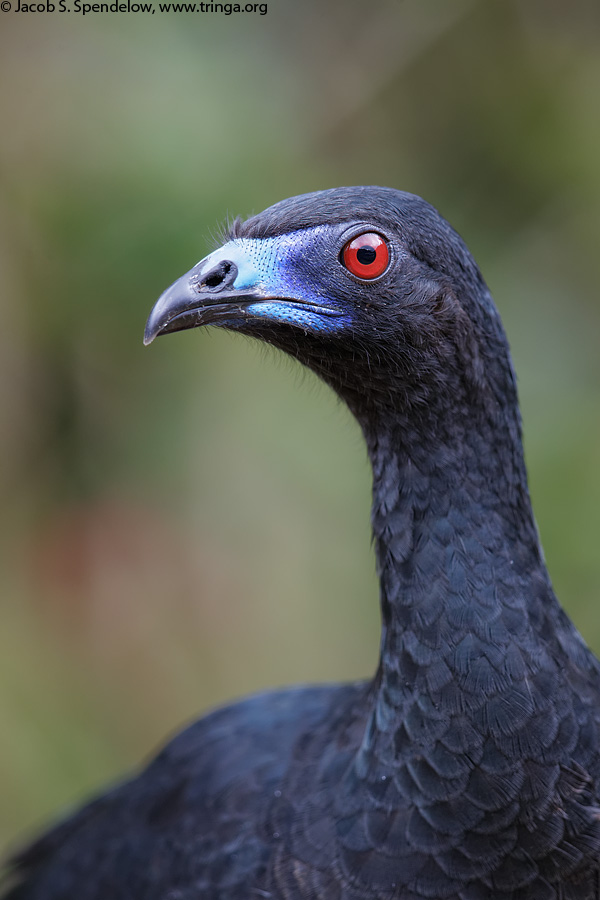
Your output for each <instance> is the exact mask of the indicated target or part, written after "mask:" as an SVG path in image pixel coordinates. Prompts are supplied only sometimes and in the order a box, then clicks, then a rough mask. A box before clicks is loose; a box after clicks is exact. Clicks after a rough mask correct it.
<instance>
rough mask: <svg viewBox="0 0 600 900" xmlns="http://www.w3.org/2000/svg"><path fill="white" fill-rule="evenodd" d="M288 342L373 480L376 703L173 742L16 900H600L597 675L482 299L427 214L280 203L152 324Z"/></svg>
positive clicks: (396, 203)
mask: <svg viewBox="0 0 600 900" xmlns="http://www.w3.org/2000/svg"><path fill="white" fill-rule="evenodd" d="M204 324H216V325H220V326H223V327H226V328H228V329H231V330H237V331H242V332H244V333H246V334H251V335H254V336H256V337H258V338H259V339H261V340H264V341H267V342H268V343H271V344H274V345H275V346H277V347H279V348H280V349H282V350H284V351H285V352H287V353H289V354H291V355H293V356H294V357H295V358H297V359H299V360H300V361H301V362H303V363H304V364H306V365H307V366H309V367H310V368H312V369H313V370H314V371H315V372H316V373H317V374H318V375H320V377H322V378H323V379H324V380H325V381H326V382H327V383H328V384H329V385H331V387H332V388H333V389H334V390H335V391H336V392H337V393H338V395H339V396H340V397H341V398H342V399H343V400H344V401H345V402H346V403H347V404H348V406H349V408H350V409H351V411H352V412H353V413H354V415H355V416H356V418H357V419H358V421H359V423H360V425H361V428H362V430H363V434H364V436H365V440H366V444H367V449H368V453H369V457H370V461H371V464H372V468H373V507H372V527H373V535H374V545H375V553H376V558H377V566H378V574H379V579H380V585H381V611H382V640H381V653H380V660H379V666H378V669H377V672H376V674H375V676H374V678H373V679H372V680H371V681H368V682H364V683H359V684H354V685H338V686H322V687H306V688H296V689H288V690H286V691H280V692H273V693H268V694H263V695H260V696H258V697H254V698H250V699H248V700H244V701H242V702H240V703H238V704H235V705H233V706H230V707H227V708H225V709H222V710H217V711H216V712H214V713H212V714H211V715H209V716H207V717H205V718H204V719H202V720H200V721H199V722H197V723H195V724H194V725H192V726H190V727H189V728H188V729H187V730H186V731H184V732H182V733H181V734H180V735H179V736H178V737H176V738H175V739H174V740H173V741H172V742H171V743H169V744H168V745H167V746H166V747H165V749H164V750H163V751H162V753H160V754H159V756H158V757H157V758H156V759H155V760H154V761H153V762H152V763H151V764H150V766H149V767H148V768H146V769H145V770H144V771H143V772H142V773H141V774H140V775H138V776H137V777H136V778H133V779H132V780H129V781H127V782H125V783H124V784H122V785H121V786H118V787H117V788H115V789H114V790H113V791H111V792H109V793H108V794H106V795H104V796H102V797H100V798H99V799H97V800H96V801H93V802H92V803H91V804H90V805H88V806H87V807H84V808H83V809H82V810H81V811H80V812H79V813H77V814H76V815H75V816H74V817H72V818H71V819H68V820H66V821H65V822H64V823H63V824H60V825H58V826H57V827H56V828H55V829H54V830H53V831H50V832H49V833H48V834H47V835H45V836H42V838H40V839H39V841H38V842H37V843H35V844H33V845H32V847H30V848H29V849H27V850H25V851H24V852H23V853H22V854H21V856H20V857H17V859H16V861H15V864H14V871H15V876H16V879H17V883H16V884H15V886H14V887H13V888H12V889H11V891H12V892H9V894H8V895H7V898H10V900H65V898H70V897H73V898H75V897H76V898H78V900H100V898H103V900H104V898H109V897H115V898H119V900H121V898H122V900H133V898H136V900H137V898H148V900H159V898H160V900H238V898H240V900H241V898H259V897H267V898H273V900H313V898H314V900H321V898H322V900H325V898H326V900H425V898H433V900H492V898H493V900H592V898H595V900H598V898H600V742H599V733H598V732H599V724H600V666H599V664H598V662H597V660H596V658H595V657H594V656H593V654H592V653H591V652H590V651H589V650H588V648H587V647H586V646H585V644H584V642H583V640H582V639H581V637H580V636H579V634H578V633H577V631H576V630H575V628H574V626H573V625H572V623H571V622H570V620H569V619H568V617H567V616H566V615H565V613H564V612H563V611H562V609H561V607H560V605H559V604H558V601H557V600H556V597H555V595H554V593H553V590H552V586H551V583H550V579H549V576H548V574H547V571H546V567H545V564H544V559H543V555H542V551H541V548H540V545H539V539H538V534H537V529H536V526H535V521H534V518H533V514H532V511H531V505H530V501H529V494H528V489H527V478H526V472H525V465H524V461H523V453H522V444H521V425H520V417H519V410H518V403H517V395H516V387H515V378H514V373H513V369H512V365H511V361H510V355H509V350H508V345H507V341H506V338H505V335H504V332H503V329H502V325H501V322H500V318H499V316H498V313H497V311H496V309H495V307H494V304H493V301H492V299H491V296H490V294H489V291H488V289H487V287H486V285H485V282H484V281H483V278H482V276H481V274H480V272H479V270H478V268H477V266H476V264H475V262H474V261H473V259H472V257H471V255H470V253H469V251H468V250H467V248H466V246H465V245H464V243H463V242H462V240H461V238H460V237H459V236H458V235H457V234H456V232H454V231H453V230H452V229H451V228H450V226H449V225H448V224H447V223H446V222H445V220H444V219H443V218H442V217H441V216H440V215H439V214H438V213H437V212H436V211H435V210H434V209H433V208H432V207H431V206H429V205H428V204H426V203H425V202H424V201H423V200H421V199H420V198H418V197H415V196H414V195H411V194H406V193H402V192H400V191H395V190H392V189H388V188H375V187H366V188H339V189H334V190H331V191H324V192H320V193H317V194H309V195H304V196H301V197H297V198H291V199H289V200H286V201H283V202H282V203H279V204H276V205H275V206H274V207H271V208H269V209H268V210H265V212H263V213H261V214H259V215H258V216H255V217H253V218H251V219H249V220H247V221H246V222H244V223H241V222H236V223H234V225H233V227H232V229H231V233H230V235H229V239H228V240H227V241H226V242H225V244H224V246H223V247H221V248H220V249H218V250H216V251H215V252H214V253H212V254H210V255H209V256H208V257H206V259H204V260H202V261H201V262H200V263H198V265H197V266H195V267H194V269H192V270H191V272H190V273H188V275H186V276H184V277H183V278H182V279H180V280H179V281H177V282H176V283H175V284H174V285H173V286H172V287H171V288H170V289H169V290H168V291H166V292H165V294H163V296H162V297H161V299H160V300H159V301H158V303H157V304H156V307H155V308H154V310H153V312H152V314H151V316H150V319H149V321H148V325H147V330H146V340H147V342H149V341H150V340H152V339H153V338H154V337H155V336H156V335H157V334H164V333H167V332H170V331H176V330H180V329H182V328H189V327H195V326H198V325H204Z"/></svg>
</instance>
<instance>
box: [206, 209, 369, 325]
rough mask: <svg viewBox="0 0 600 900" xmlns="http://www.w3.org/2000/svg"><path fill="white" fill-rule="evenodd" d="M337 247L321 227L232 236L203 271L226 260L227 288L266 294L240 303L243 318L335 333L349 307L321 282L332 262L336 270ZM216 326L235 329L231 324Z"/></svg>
mask: <svg viewBox="0 0 600 900" xmlns="http://www.w3.org/2000/svg"><path fill="white" fill-rule="evenodd" d="M332 245H333V249H332ZM336 251H337V244H336V242H332V240H331V230H330V229H329V228H327V227H326V226H319V227H316V228H307V229H303V230H301V231H295V232H291V233H289V234H284V235H278V236H276V237H269V238H235V239H233V240H231V241H228V243H226V244H225V245H224V246H223V247H220V248H219V249H218V250H216V251H215V252H214V253H211V254H210V256H208V257H206V259H205V260H204V261H203V264H202V273H204V272H208V271H209V270H210V269H212V268H213V266H215V265H217V264H218V263H219V262H221V261H223V260H228V261H230V262H232V263H234V264H235V265H236V267H237V270H238V274H237V277H236V279H235V281H234V283H233V284H232V286H231V287H232V288H233V289H234V290H236V291H240V293H243V292H244V291H245V290H247V291H249V292H252V293H253V294H259V295H262V296H264V297H265V299H264V300H256V301H254V302H250V303H248V304H247V305H245V312H246V314H247V315H248V316H253V317H256V318H260V319H262V320H265V319H267V320H269V321H271V322H285V323H287V324H289V325H294V326H296V327H298V328H301V329H303V330H310V331H313V332H316V333H328V334H334V333H337V332H340V331H343V330H344V329H346V328H348V326H349V325H350V324H351V317H350V314H349V310H348V307H347V306H346V307H345V308H344V307H343V306H342V305H341V304H340V302H339V301H336V299H335V297H334V296H332V294H333V293H334V292H333V291H327V285H326V282H325V280H324V273H325V272H327V271H328V269H329V267H330V266H331V265H332V264H333V265H334V266H339V267H340V268H341V264H340V262H339V260H338V259H337V252H336ZM202 273H199V274H200V277H202ZM342 275H343V273H342ZM344 306H345V305H344ZM246 321H247V320H246ZM220 324H222V325H225V326H226V327H231V326H233V327H235V324H236V323H235V322H234V321H231V324H230V323H229V321H227V322H225V321H221V323H220ZM238 324H239V322H238Z"/></svg>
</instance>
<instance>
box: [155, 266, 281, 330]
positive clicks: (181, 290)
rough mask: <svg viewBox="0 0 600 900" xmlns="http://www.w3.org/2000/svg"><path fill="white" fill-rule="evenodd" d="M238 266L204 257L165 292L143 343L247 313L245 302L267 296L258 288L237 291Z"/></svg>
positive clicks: (157, 305)
mask: <svg viewBox="0 0 600 900" xmlns="http://www.w3.org/2000/svg"><path fill="white" fill-rule="evenodd" d="M237 275H238V269H237V266H236V264H235V263H234V262H232V261H230V260H220V261H219V262H218V263H217V264H216V265H211V264H210V258H207V259H204V260H202V261H201V262H199V263H198V265H196V266H194V268H193V269H192V270H191V271H190V272H188V273H187V274H186V275H183V276H182V277H181V278H179V279H178V280H177V281H176V282H175V283H174V284H172V285H171V287H170V288H167V290H166V291H165V292H164V294H162V296H161V297H160V298H159V300H158V301H157V303H156V304H155V306H154V308H153V310H152V312H151V313H150V315H149V317H148V321H147V322H146V329H145V331H144V344H150V343H151V342H152V341H153V340H154V338H155V337H157V336H158V335H159V334H168V333H170V332H171V331H183V330H184V329H187V328H197V327H199V326H200V325H210V324H219V323H222V322H225V321H227V320H231V319H232V318H240V316H243V315H244V308H245V305H246V304H247V303H249V302H252V301H256V300H261V299H264V296H263V294H261V293H259V292H258V291H256V290H252V288H250V289H246V288H245V289H244V290H236V289H235V288H234V287H233V284H234V282H235V280H236V278H237Z"/></svg>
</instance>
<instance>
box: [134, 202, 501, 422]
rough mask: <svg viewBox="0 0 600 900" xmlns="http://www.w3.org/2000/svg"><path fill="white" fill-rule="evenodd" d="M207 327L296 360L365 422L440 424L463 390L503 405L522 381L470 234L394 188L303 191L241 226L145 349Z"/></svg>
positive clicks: (194, 272)
mask: <svg viewBox="0 0 600 900" xmlns="http://www.w3.org/2000/svg"><path fill="white" fill-rule="evenodd" d="M209 324H210V325H217V326H221V327H224V328H227V329H231V330H234V331H238V332H243V333H245V334H247V335H253V336H255V337H257V338H259V339H261V340H263V341H266V342H268V343H270V344H273V345H275V346H277V347H279V348H280V349H282V350H284V351H286V352H287V353H289V354H290V355H292V356H294V357H296V358H297V359H299V360H300V361H301V362H303V363H304V364H306V365H308V366H309V367H310V368H312V369H313V370H314V371H316V372H317V374H318V375H320V376H321V377H322V378H323V379H324V380H325V381H327V382H328V383H329V384H330V385H331V386H332V387H333V388H334V389H335V390H336V391H337V392H338V394H340V395H341V396H342V398H343V399H344V400H346V402H347V403H348V405H349V406H350V408H351V409H352V410H353V412H354V413H355V414H356V415H357V417H358V418H359V420H360V421H364V419H365V418H369V417H371V418H372V417H373V415H376V414H377V413H383V414H384V415H385V416H388V417H389V416H390V414H391V412H392V411H393V410H396V412H402V413H403V414H404V415H405V414H406V413H407V412H410V411H414V410H415V409H418V410H420V411H421V415H422V417H424V418H429V419H431V421H432V422H433V421H435V420H436V419H437V418H439V416H440V415H441V414H442V412H443V411H444V410H445V409H447V408H448V405H449V404H452V405H453V406H454V405H456V404H457V403H458V402H459V400H460V398H461V397H464V396H465V395H468V402H467V404H466V405H467V406H469V405H470V406H473V405H477V403H479V404H481V402H483V403H484V404H487V405H489V403H490V402H492V403H494V402H496V401H495V400H494V397H496V398H497V397H499V396H502V395H504V394H506V392H507V389H510V385H511V384H512V382H513V380H512V370H511V367H510V362H509V361H508V348H507V344H506V340H505V337H504V333H503V331H502V326H501V323H500V320H499V317H498V314H497V312H496V310H495V307H494V305H493V302H492V300H491V297H490V295H489V292H488V291H487V288H486V286H485V283H484V282H483V279H482V277H481V275H480V273H479V270H478V268H477V266H476V264H475V262H474V260H473V258H472V256H471V254H470V253H469V251H468V249H467V248H466V246H465V244H464V243H463V241H462V239H461V238H460V237H459V236H458V234H457V233H456V232H455V231H454V230H453V229H452V228H451V227H450V225H449V224H448V223H447V222H446V221H445V220H444V219H443V218H442V217H441V216H440V215H439V213H437V211H436V210H435V209H434V208H433V207H432V206H430V205H429V204H427V203H426V202H425V201H423V200H421V198H419V197H417V196H415V195H413V194H408V193H404V192H401V191H396V190H393V189H391V188H381V187H352V188H335V189H332V190H326V191H320V192H316V193H312V194H304V195H301V196H299V197H292V198H289V199H287V200H283V201H281V202H280V203H277V204H275V205H274V206H272V207H269V208H268V209H266V210H265V211H264V212H262V213H259V214H258V215H256V216H253V217H252V218H250V219H248V220H246V221H245V222H240V221H236V222H235V223H234V225H233V226H232V227H231V229H230V231H229V234H228V235H227V239H226V241H225V243H224V244H223V245H222V246H221V247H220V248H219V249H217V250H215V251H214V252H213V253H211V254H209V255H208V256H207V257H205V258H204V259H203V260H201V261H200V262H199V263H197V265H195V266H194V267H193V269H191V271H189V272H188V273H187V274H186V275H184V276H183V277H182V278H180V279H178V280H177V281H176V282H175V283H174V284H173V285H172V286H171V287H170V288H168V289H167V290H166V291H165V292H164V294H163V295H162V296H161V297H160V299H159V300H158V302H157V303H156V305H155V307H154V309H153V310H152V312H151V314H150V317H149V319H148V322H147V325H146V332H145V337H144V341H145V343H147V344H148V343H150V342H151V341H152V340H154V338H155V337H156V336H157V335H161V334H167V333H169V332H172V331H180V330H183V329H187V328H195V327H198V326H201V325H209ZM507 370H508V379H507ZM462 406H463V407H464V406H465V404H464V403H462Z"/></svg>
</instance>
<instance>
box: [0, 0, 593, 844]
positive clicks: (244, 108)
mask: <svg viewBox="0 0 600 900" xmlns="http://www.w3.org/2000/svg"><path fill="white" fill-rule="evenodd" d="M599 18H600V7H599V6H598V4H597V2H596V0H590V2H584V0H574V2H570V3H569V4H566V3H564V2H562V3H561V2H552V0H438V2H429V0H406V2H399V0H393V2H380V0H372V2H369V3H365V2H364V0H360V2H359V0H346V2H343V3H341V2H340V3H337V2H334V3H329V4H326V3H322V2H321V3H319V2H318V0H303V2H301V3H300V2H293V0H268V13H267V15H264V16H261V15H258V14H256V15H247V14H245V15H244V14H240V15H237V16H236V15H231V16H226V15H223V14H218V13H214V14H206V13H205V14H200V15H191V16H190V15H183V14H179V15H178V14H175V13H171V14H169V15H168V14H162V15H161V14H156V15H154V16H145V15H143V14H138V15H124V14H116V13H112V14H104V15H102V14H96V15H88V16H86V17H85V18H84V17H82V16H80V15H76V14H71V15H67V14H62V15H61V14H58V13H54V14H52V13H40V12H38V13H27V14H25V13H21V14H17V13H0V29H1V31H0V92H1V98H0V104H1V107H0V108H1V118H0V123H1V137H0V162H1V167H2V174H1V182H0V191H1V207H0V232H1V239H0V311H1V312H0V503H1V511H2V516H1V524H0V531H1V549H0V839H1V842H2V844H6V843H9V842H13V841H15V840H18V839H20V838H22V837H23V836H25V835H26V834H28V833H29V832H30V831H31V830H32V829H35V828H36V827H39V825H40V824H41V823H42V822H44V821H45V820H46V819H47V818H48V817H50V816H52V815H54V814H56V813H57V812H59V811H60V810H63V809H64V808H65V807H67V806H69V804H72V803H74V802H76V801H77V800H79V799H80V798H82V797H83V796H85V795H87V794H88V793H89V792H90V791H93V790H95V789H97V788H98V787H100V786H102V785H103V784H104V783H106V782H108V781H110V780H111V779H112V778H114V777H116V776H117V775H119V774H121V773H122V772H123V771H126V770H128V769H130V768H132V767H134V766H135V765H137V764H138V762H139V761H140V760H141V759H143V758H145V757H147V755H148V753H149V752H150V750H151V748H154V747H155V746H156V745H157V744H158V743H160V742H161V741H162V740H163V739H164V737H165V735H167V734H169V733H170V732H172V731H173V730H174V729H176V728H178V727H179V726H180V725H181V724H182V723H183V722H184V721H186V720H188V719H190V718H192V717H195V716H196V715H198V714H199V713H200V712H202V711H203V710H206V709H207V708H209V707H210V706H211V705H213V704H215V703H220V702H222V701H224V700H226V699H229V698H232V697H235V696H238V695H240V694H243V693H246V692H249V691H253V690H257V689H260V688H263V687H266V686H273V685H279V684H285V683H288V682H294V681H314V680H319V679H342V678H354V677H359V676H365V675H368V674H369V673H371V672H372V671H373V669H374V666H375V662H376V654H377V644H378V610H377V586H376V581H375V577H374V563H373V558H372V555H371V549H370V544H369V522H368V514H369V490H370V485H369V471H368V466H367V462H366V458H365V452H364V449H363V445H362V442H361V438H360V435H359V433H358V429H357V428H356V426H355V425H354V423H353V422H352V421H351V419H350V417H349V415H348V414H347V413H346V412H345V410H344V409H343V408H341V407H340V405H339V404H338V403H337V402H336V400H335V398H334V397H333V396H332V395H331V394H330V393H329V392H328V391H327V390H326V389H325V388H323V387H322V386H320V385H319V384H318V383H317V381H316V380H315V379H314V378H313V377H312V376H311V375H306V376H304V375H302V374H301V373H300V369H299V368H298V367H297V366H296V365H295V364H293V363H292V362H290V361H287V360H285V359H283V358H282V357H280V356H278V355H277V354H275V353H274V352H271V351H269V350H265V349H264V348H261V347H259V346H257V345H254V344H253V343H252V342H251V341H248V340H246V339H244V338H241V337H234V336H231V335H228V334H225V333H220V332H219V331H217V330H215V329H213V330H206V331H204V332H200V331H197V332H188V333H185V334H180V335H176V336H173V337H170V338H169V339H167V340H164V341H163V340H160V341H157V342H156V343H155V344H153V345H152V347H151V348H149V349H144V348H143V347H142V342H141V337H142V331H143V326H144V322H145V318H146V316H147V314H148V312H149V310H150V308H151V306H152V304H153V302H154V300H155V299H156V298H157V297H158V295H159V294H160V292H161V291H162V289H163V288H164V287H165V286H166V285H168V284H169V283H170V282H171V281H173V280H174V279H175V278H176V277H178V276H179V275H180V274H182V273H183V272H184V271H186V270H187V269H188V268H190V267H191V265H193V264H194V263H195V262H196V261H197V260H198V259H200V258H201V257H202V256H203V255H205V254H206V253H207V252H208V251H209V250H210V249H212V247H213V238H212V236H211V235H213V234H215V233H217V229H218V226H219V224H220V223H222V222H223V221H224V220H225V219H226V218H227V217H228V216H233V215H236V214H238V213H240V214H242V215H248V214H250V213H251V212H253V211H258V210H260V209H262V208H263V207H265V206H267V205H269V204H271V203H273V202H275V201H277V200H279V199H281V198H282V197H285V196H288V195H291V194H295V193H300V192H304V191H310V190H315V189H319V188H325V187H330V186H334V185H340V184H360V183H378V184H388V185H393V186H397V187H401V188H404V189H406V190H410V191H414V192H416V193H419V194H422V195H423V196H424V197H426V198H427V199H428V200H430V201H431V202H432V203H434V204H435V205H436V206H438V207H439V208H440V209H441V211H442V212H443V213H444V214H445V215H446V217H447V218H448V219H450V221H451V222H452V223H453V224H454V225H455V226H456V227H457V228H458V229H459V231H461V233H462V234H463V235H464V237H465V238H466V240H467V242H468V243H469V245H470V247H471V249H472V250H473V252H474V254H475V256H476V258H477V259H478V261H479V262H480V264H481V266H482V268H483V271H484V274H485V275H486V277H487V279H488V282H489V283H490V286H491V288H492V290H493V293H494V295H495V297H496V300H497V303H498V306H499V307H500V310H501V313H502V315H503V317H504V321H505V324H506V327H507V330H508V333H509V337H510V339H511V344H512V347H513V353H514V357H515V363H516V367H517V371H518V374H519V379H520V391H521V400H522V406H523V413H524V419H525V434H526V449H527V458H528V465H529V469H530V475H531V487H532V492H533V497H534V505H535V508H536V512H537V516H538V521H539V525H540V530H541V533H542V538H543V542H544V546H545V550H546V555H547V559H548V564H549V567H550V571H551V574H552V577H553V579H554V581H555V584H556V587H557V590H558V592H559V596H560V597H561V598H562V600H563V602H564V604H565V606H566V607H567V608H568V610H569V612H570V613H571V615H572V616H573V617H574V619H575V620H576V622H577V624H578V625H579V627H580V628H581V630H582V631H583V632H584V634H585V636H586V638H587V639H588V640H589V641H590V643H591V644H592V645H593V646H594V647H595V648H596V649H600V608H599V601H600V554H599V553H598V541H599V539H600V466H599V464H598V463H599V458H600V416H599V410H600V354H599V353H598V346H599V344H600V304H599V296H598V283H599V281H600V249H599V246H598V238H599V235H600V216H599V213H600V165H599V161H600V115H599V108H598V98H599V96H600V31H599V27H598V26H599Z"/></svg>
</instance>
